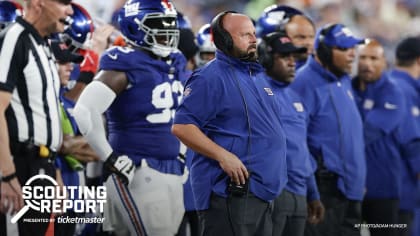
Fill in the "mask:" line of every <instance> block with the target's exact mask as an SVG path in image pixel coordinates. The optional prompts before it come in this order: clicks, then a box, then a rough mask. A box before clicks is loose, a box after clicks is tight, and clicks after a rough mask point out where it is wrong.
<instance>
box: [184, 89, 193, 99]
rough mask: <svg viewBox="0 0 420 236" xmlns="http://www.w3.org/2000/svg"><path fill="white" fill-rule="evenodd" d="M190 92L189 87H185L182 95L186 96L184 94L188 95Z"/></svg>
mask: <svg viewBox="0 0 420 236" xmlns="http://www.w3.org/2000/svg"><path fill="white" fill-rule="evenodd" d="M191 92H192V89H191V87H188V88H186V89H185V90H184V97H186V96H188V95H190V94H191Z"/></svg>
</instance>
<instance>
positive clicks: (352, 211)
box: [305, 176, 362, 236]
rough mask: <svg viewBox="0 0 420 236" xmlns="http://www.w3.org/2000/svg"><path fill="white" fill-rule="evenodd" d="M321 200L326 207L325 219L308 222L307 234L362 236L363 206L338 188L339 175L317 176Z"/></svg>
mask: <svg viewBox="0 0 420 236" xmlns="http://www.w3.org/2000/svg"><path fill="white" fill-rule="evenodd" d="M317 184H318V189H319V193H320V195H321V201H322V203H323V204H324V207H325V218H324V221H322V222H321V223H319V224H317V225H311V224H308V223H307V224H306V227H305V236H360V228H359V227H357V224H360V223H361V221H362V220H361V219H362V206H361V202H360V201H353V200H350V199H347V198H346V197H345V196H344V195H343V194H342V193H341V191H340V190H339V189H338V188H337V176H327V177H317Z"/></svg>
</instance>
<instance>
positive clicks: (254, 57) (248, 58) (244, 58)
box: [239, 52, 257, 62]
mask: <svg viewBox="0 0 420 236" xmlns="http://www.w3.org/2000/svg"><path fill="white" fill-rule="evenodd" d="M239 59H240V60H241V61H249V62H256V61H257V53H256V52H248V53H246V54H245V55H244V56H242V57H240V58H239Z"/></svg>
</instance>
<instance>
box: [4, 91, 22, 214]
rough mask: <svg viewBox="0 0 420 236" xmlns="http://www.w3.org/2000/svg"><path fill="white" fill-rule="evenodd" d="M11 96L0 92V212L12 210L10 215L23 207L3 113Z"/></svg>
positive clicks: (8, 93)
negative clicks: (0, 177) (0, 176)
mask: <svg viewBox="0 0 420 236" xmlns="http://www.w3.org/2000/svg"><path fill="white" fill-rule="evenodd" d="M11 96H12V94H11V93H10V92H5V91H0V147H2V148H0V172H1V174H2V180H1V182H0V185H1V186H0V187H1V189H0V194H1V195H0V212H3V213H6V212H8V211H9V210H10V209H12V213H14V212H17V211H18V210H20V208H22V207H23V199H22V191H21V186H20V184H19V181H18V179H17V177H16V168H15V165H14V163H13V159H12V155H11V153H10V149H9V148H8V147H9V134H8V128H7V121H6V116H5V111H6V109H7V107H8V106H9V104H10V99H11Z"/></svg>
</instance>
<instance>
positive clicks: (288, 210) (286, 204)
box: [272, 190, 308, 236]
mask: <svg viewBox="0 0 420 236" xmlns="http://www.w3.org/2000/svg"><path fill="white" fill-rule="evenodd" d="M307 215H308V211H307V204H306V197H305V196H300V195H296V194H294V193H291V192H289V191H286V190H285V191H283V192H282V194H280V196H278V197H277V198H276V199H275V200H274V206H273V213H272V219H273V235H276V236H277V235H278V236H281V235H283V236H303V233H304V230H305V222H306V217H307Z"/></svg>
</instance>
